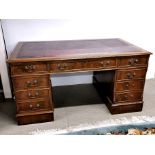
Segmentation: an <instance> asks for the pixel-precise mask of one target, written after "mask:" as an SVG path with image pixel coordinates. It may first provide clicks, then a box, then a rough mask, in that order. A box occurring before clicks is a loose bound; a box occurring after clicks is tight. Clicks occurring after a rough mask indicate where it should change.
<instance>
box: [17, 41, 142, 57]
mask: <svg viewBox="0 0 155 155" xmlns="http://www.w3.org/2000/svg"><path fill="white" fill-rule="evenodd" d="M19 51H20V52H19V53H18V55H17V56H16V57H17V58H41V57H51V58H52V57H53V58H55V57H56V58H63V57H68V58H71V57H73V58H78V57H80V56H88V55H89V56H92V57H93V56H101V55H103V56H104V55H113V54H117V53H123V54H125V53H128V52H130V53H133V52H140V51H143V50H142V49H140V48H138V47H136V46H134V45H132V44H129V43H127V42H125V41H123V40H120V39H97V40H70V41H69V40H66V41H42V42H23V43H22V46H21V48H20V49H19Z"/></svg>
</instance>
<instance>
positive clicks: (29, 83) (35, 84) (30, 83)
mask: <svg viewBox="0 0 155 155" xmlns="http://www.w3.org/2000/svg"><path fill="white" fill-rule="evenodd" d="M26 83H27V87H35V86H38V80H33V81H27V82H26Z"/></svg>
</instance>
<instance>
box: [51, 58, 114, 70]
mask: <svg viewBox="0 0 155 155" xmlns="http://www.w3.org/2000/svg"><path fill="white" fill-rule="evenodd" d="M115 67H116V58H102V59H91V60H90V59H89V60H66V61H54V62H52V63H50V72H67V71H74V70H75V71H76V70H77V71H78V70H82V71H83V70H93V69H94V70H97V69H102V68H105V69H106V68H115Z"/></svg>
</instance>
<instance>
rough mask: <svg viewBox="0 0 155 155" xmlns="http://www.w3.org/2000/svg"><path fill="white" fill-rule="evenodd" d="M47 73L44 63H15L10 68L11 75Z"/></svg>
mask: <svg viewBox="0 0 155 155" xmlns="http://www.w3.org/2000/svg"><path fill="white" fill-rule="evenodd" d="M46 72H48V68H47V64H46V62H36V63H35V62H33V63H17V64H15V65H12V66H11V74H12V75H19V74H34V73H46Z"/></svg>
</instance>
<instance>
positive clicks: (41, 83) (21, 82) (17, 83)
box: [13, 75, 50, 90]
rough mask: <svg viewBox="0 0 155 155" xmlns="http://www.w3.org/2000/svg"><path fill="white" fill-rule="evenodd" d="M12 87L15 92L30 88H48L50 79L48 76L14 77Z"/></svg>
mask: <svg viewBox="0 0 155 155" xmlns="http://www.w3.org/2000/svg"><path fill="white" fill-rule="evenodd" d="M13 86H14V88H15V90H23V89H32V88H38V87H49V86H50V79H49V76H48V75H44V76H43V75H42V76H30V77H14V78H13Z"/></svg>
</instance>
